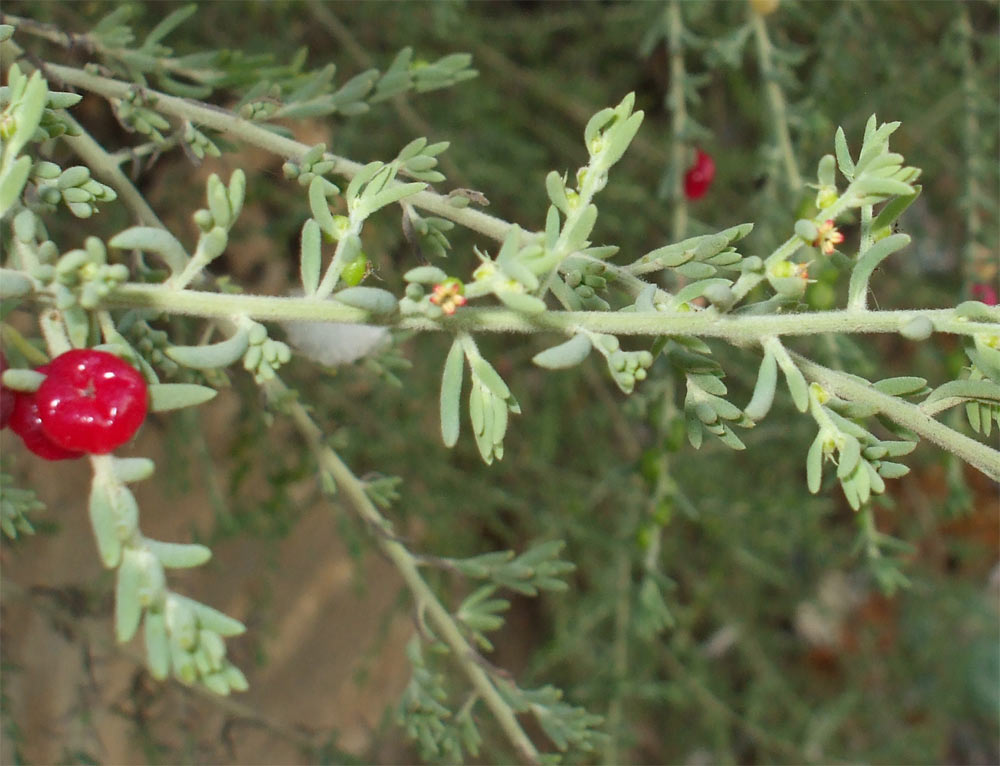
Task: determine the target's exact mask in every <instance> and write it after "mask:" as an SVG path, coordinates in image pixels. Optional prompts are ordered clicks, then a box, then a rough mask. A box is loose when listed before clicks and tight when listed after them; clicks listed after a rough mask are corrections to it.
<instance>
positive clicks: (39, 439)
mask: <svg viewBox="0 0 1000 766" xmlns="http://www.w3.org/2000/svg"><path fill="white" fill-rule="evenodd" d="M48 371H49V365H47V364H43V365H42V366H41V367H39V368H38V372H44V373H48ZM7 393H8V394H9V395H10V398H11V400H12V402H13V406H12V407H11V414H10V430H11V431H13V432H14V433H16V434H17V435H18V436H20V437H21V441H23V442H24V446H25V447H27V448H28V449H29V450H31V451H32V452H34V453H35V454H36V455H38V456H39V457H43V458H45V459H46V460H73V459H74V458H78V457H83V453H82V452H79V451H76V450H68V449H63V448H62V447H60V446H59V445H58V444H56V443H55V442H54V441H52V440H51V439H50V438H49V437H48V436H46V434H45V432H44V431H43V430H42V419H41V417H40V416H39V414H38V399H37V398H36V397H35V394H36V393H38V392H37V391H36V392H33V393H30V394H28V393H23V392H20V391H7Z"/></svg>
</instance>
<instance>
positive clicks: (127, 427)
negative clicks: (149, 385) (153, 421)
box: [35, 349, 149, 455]
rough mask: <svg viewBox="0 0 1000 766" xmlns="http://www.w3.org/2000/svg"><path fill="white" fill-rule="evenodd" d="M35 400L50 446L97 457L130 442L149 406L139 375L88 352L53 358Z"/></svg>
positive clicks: (102, 353) (100, 354)
mask: <svg viewBox="0 0 1000 766" xmlns="http://www.w3.org/2000/svg"><path fill="white" fill-rule="evenodd" d="M35 397H36V399H37V400H38V404H39V416H40V417H41V420H42V430H43V431H44V432H45V434H46V435H47V436H48V437H49V438H50V439H52V441H53V442H55V443H56V444H58V445H59V446H61V447H65V448H66V449H69V450H80V451H81V452H89V453H92V454H97V455H103V454H104V453H106V452H111V450H113V449H115V448H116V447H120V446H121V445H122V444H124V443H125V442H127V441H128V440H129V439H131V438H132V437H133V436H134V435H135V432H136V431H138V430H139V426H141V425H142V421H143V420H145V418H146V410H147V409H148V406H149V396H148V393H147V389H146V381H145V380H144V379H143V377H142V375H140V374H139V372H138V371H137V370H136V369H135V368H134V367H132V366H131V365H129V364H128V363H127V362H123V361H122V360H121V359H119V358H118V357H117V356H115V355H114V354H109V353H107V352H106V351H95V350H93V349H73V350H72V351H67V352H66V353H65V354H60V355H59V356H57V357H56V358H55V359H53V360H52V362H50V363H49V369H48V376H47V377H46V378H45V380H44V382H43V383H42V385H41V386H39V387H38V391H37V392H36V393H35Z"/></svg>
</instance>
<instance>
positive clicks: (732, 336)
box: [0, 269, 1000, 346]
mask: <svg viewBox="0 0 1000 766" xmlns="http://www.w3.org/2000/svg"><path fill="white" fill-rule="evenodd" d="M5 271H6V269H0V278H2V277H3V273H4V272H5ZM102 308H148V309H156V310H158V311H164V312H168V313H171V314H187V315H190V316H201V317H206V318H228V317H233V316H238V315H241V314H242V315H246V316H248V317H250V318H251V319H255V320H257V321H260V322H268V321H279V322H368V323H373V324H380V325H384V326H389V327H397V328H400V329H409V330H447V331H449V332H456V331H458V330H464V331H467V332H516V333H538V332H559V333H564V334H565V333H568V332H571V331H572V330H574V329H575V328H577V327H579V328H584V329H587V330H591V331H593V332H603V333H611V334H613V335H650V336H658V335H697V336H701V337H706V338H721V339H723V340H726V341H728V342H730V343H733V344H735V345H740V346H742V345H748V344H754V343H758V342H759V341H760V340H761V338H763V337H765V336H767V335H816V334H820V333H842V334H860V333H886V332H897V331H898V330H899V328H900V327H902V326H903V325H904V324H906V322H908V321H909V320H911V319H913V317H915V316H924V317H927V319H929V320H931V322H932V323H933V325H934V330H935V332H940V333H948V334H954V335H974V334H976V333H989V334H996V333H997V327H996V325H994V324H991V323H988V322H970V321H967V320H966V319H964V318H961V317H958V316H957V315H956V314H955V311H954V309H926V310H921V311H915V310H912V309H911V310H897V311H847V310H843V311H815V312H804V313H801V314H766V315H762V316H754V315H752V314H750V315H743V314H741V315H736V316H731V315H728V314H726V315H719V314H716V313H714V312H710V311H694V312H677V313H667V312H660V311H634V312H603V311H546V312H544V313H541V314H522V313H519V312H516V311H512V310H510V309H506V308H471V307H465V308H462V309H461V310H459V311H456V312H455V313H454V314H453V315H451V316H446V317H442V318H440V319H429V318H427V317H422V316H399V315H398V314H392V315H388V316H381V317H380V316H373V315H371V314H369V313H368V312H367V311H364V310H363V309H357V308H353V307H351V306H345V305H344V304H341V303H337V301H336V300H316V299H315V298H292V297H279V296H269V295H238V294H235V295H234V294H227V293H210V292H203V291H198V290H172V289H170V288H167V287H164V286H162V285H149V284H135V283H129V284H125V285H121V286H120V287H118V288H117V289H116V290H115V291H114V292H113V293H112V294H111V295H109V296H108V297H107V298H106V299H105V301H104V304H103V306H102ZM988 311H989V312H990V313H991V314H992V315H994V316H991V319H995V320H996V321H997V322H1000V309H996V308H992V309H988Z"/></svg>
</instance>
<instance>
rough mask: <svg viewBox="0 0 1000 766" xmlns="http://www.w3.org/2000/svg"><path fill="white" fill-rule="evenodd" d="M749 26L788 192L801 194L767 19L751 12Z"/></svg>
mask: <svg viewBox="0 0 1000 766" xmlns="http://www.w3.org/2000/svg"><path fill="white" fill-rule="evenodd" d="M750 23H751V25H752V26H753V32H754V40H755V42H756V44H757V59H758V61H759V63H760V76H761V79H762V80H763V81H764V90H765V92H766V93H767V100H768V103H769V104H770V107H771V115H770V116H771V126H772V129H773V130H774V138H775V141H776V142H777V144H778V151H779V152H780V153H781V158H782V161H783V162H784V163H785V181H786V183H787V185H788V188H789V189H791V190H792V191H794V192H798V191H799V190H800V189H801V188H802V176H801V175H800V174H799V167H798V165H797V164H796V162H795V152H794V151H793V150H792V139H791V137H790V136H789V133H788V111H787V109H786V105H785V94H784V93H782V91H781V86H780V85H778V82H777V80H776V79H775V71H774V62H773V61H772V60H771V51H772V46H771V39H770V38H769V37H768V36H767V25H766V24H765V23H764V17H763V16H762V15H760V14H759V13H757V12H755V11H754V10H753V9H751V10H750Z"/></svg>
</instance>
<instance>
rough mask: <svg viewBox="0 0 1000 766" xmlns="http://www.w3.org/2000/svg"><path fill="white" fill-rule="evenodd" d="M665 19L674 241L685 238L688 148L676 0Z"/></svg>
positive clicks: (683, 74)
mask: <svg viewBox="0 0 1000 766" xmlns="http://www.w3.org/2000/svg"><path fill="white" fill-rule="evenodd" d="M664 13H665V14H666V17H667V30H668V31H667V35H668V38H669V39H668V45H669V46H670V91H669V93H668V94H667V106H668V108H669V109H670V129H671V133H672V138H671V147H670V164H671V166H672V173H671V175H672V176H673V179H674V182H673V188H671V189H670V198H671V199H673V203H674V216H673V225H672V229H671V232H670V233H671V234H672V235H673V238H674V239H675V240H680V239H683V238H684V233H685V231H687V199H686V198H685V197H684V194H682V192H681V173H682V172H683V170H684V155H685V152H686V149H687V144H686V142H685V141H684V127H685V125H684V124H685V123H686V122H687V106H686V104H685V103H684V81H685V72H684V39H683V32H684V27H683V23H682V20H681V9H680V3H678V2H677V0H672V2H671V3H670V4H669V5H668V6H667V7H666V8H665V9H664Z"/></svg>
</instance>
